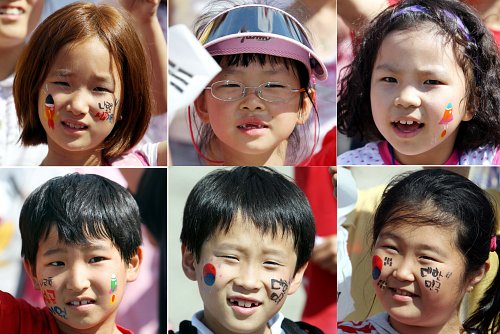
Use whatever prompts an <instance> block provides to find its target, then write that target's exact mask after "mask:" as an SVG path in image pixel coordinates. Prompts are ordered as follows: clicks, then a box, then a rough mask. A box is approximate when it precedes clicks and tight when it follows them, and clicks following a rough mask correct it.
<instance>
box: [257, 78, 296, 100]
mask: <svg viewBox="0 0 500 334" xmlns="http://www.w3.org/2000/svg"><path fill="white" fill-rule="evenodd" d="M261 97H262V98H263V99H264V100H266V101H270V102H286V101H288V100H289V99H290V98H291V97H292V90H291V88H290V86H288V85H285V84H283V83H281V82H266V83H265V84H263V85H262V86H261Z"/></svg>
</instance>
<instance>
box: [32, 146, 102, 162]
mask: <svg viewBox="0 0 500 334" xmlns="http://www.w3.org/2000/svg"><path fill="white" fill-rule="evenodd" d="M103 162H104V161H103V158H102V154H101V152H100V151H92V152H78V154H71V153H69V154H68V152H67V151H64V152H62V151H57V150H51V149H49V152H48V153H47V156H46V157H45V159H43V161H42V163H41V164H40V165H41V166H102V165H103Z"/></svg>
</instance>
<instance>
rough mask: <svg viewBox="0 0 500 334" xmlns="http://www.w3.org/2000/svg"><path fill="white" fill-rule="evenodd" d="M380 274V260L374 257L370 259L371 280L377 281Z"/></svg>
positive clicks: (376, 256)
mask: <svg viewBox="0 0 500 334" xmlns="http://www.w3.org/2000/svg"><path fill="white" fill-rule="evenodd" d="M381 272H382V259H381V258H380V257H379V256H378V255H375V256H374V257H373V258H372V278H373V279H374V280H377V279H378V278H379V277H380V273H381Z"/></svg>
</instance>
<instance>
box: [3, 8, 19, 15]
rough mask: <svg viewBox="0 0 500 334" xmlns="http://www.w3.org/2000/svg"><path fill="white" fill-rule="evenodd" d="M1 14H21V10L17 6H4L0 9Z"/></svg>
mask: <svg viewBox="0 0 500 334" xmlns="http://www.w3.org/2000/svg"><path fill="white" fill-rule="evenodd" d="M0 13H1V14H7V15H19V14H21V13H22V12H21V10H20V9H19V8H5V9H2V10H1V11H0Z"/></svg>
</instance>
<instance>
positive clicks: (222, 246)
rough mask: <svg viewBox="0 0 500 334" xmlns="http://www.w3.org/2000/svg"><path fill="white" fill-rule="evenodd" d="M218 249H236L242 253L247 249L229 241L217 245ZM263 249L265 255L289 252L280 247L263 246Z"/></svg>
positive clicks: (282, 254) (283, 255)
mask: <svg viewBox="0 0 500 334" xmlns="http://www.w3.org/2000/svg"><path fill="white" fill-rule="evenodd" d="M217 249H218V250H222V251H225V250H236V251H238V252H242V253H245V252H246V250H245V249H244V248H243V247H241V246H240V245H239V244H236V243H229V242H224V243H221V244H220V245H219V246H218V247H217ZM261 250H262V254H263V255H275V256H278V257H287V252H284V251H282V250H279V249H275V248H265V247H264V248H261Z"/></svg>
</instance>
